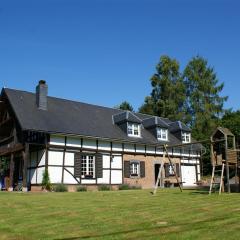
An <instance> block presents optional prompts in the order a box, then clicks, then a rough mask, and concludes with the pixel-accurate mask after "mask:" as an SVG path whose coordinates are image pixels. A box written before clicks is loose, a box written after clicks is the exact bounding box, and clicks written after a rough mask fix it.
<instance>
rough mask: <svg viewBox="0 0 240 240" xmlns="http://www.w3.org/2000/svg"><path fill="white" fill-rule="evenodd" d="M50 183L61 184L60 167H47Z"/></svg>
mask: <svg viewBox="0 0 240 240" xmlns="http://www.w3.org/2000/svg"><path fill="white" fill-rule="evenodd" d="M48 172H49V176H50V180H51V183H61V181H62V167H50V166H49V167H48Z"/></svg>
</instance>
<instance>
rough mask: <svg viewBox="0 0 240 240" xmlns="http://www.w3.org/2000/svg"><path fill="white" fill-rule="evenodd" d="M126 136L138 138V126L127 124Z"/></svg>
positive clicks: (139, 134)
mask: <svg viewBox="0 0 240 240" xmlns="http://www.w3.org/2000/svg"><path fill="white" fill-rule="evenodd" d="M127 131H128V136H132V137H140V136H141V133H140V124H137V123H128V124H127Z"/></svg>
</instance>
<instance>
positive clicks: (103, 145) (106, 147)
mask: <svg viewBox="0 0 240 240" xmlns="http://www.w3.org/2000/svg"><path fill="white" fill-rule="evenodd" d="M98 149H99V150H107V151H110V150H111V144H110V142H105V141H99V142H98Z"/></svg>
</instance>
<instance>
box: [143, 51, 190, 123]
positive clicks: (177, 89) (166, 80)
mask: <svg viewBox="0 0 240 240" xmlns="http://www.w3.org/2000/svg"><path fill="white" fill-rule="evenodd" d="M156 70H157V73H155V74H154V75H153V77H152V78H151V85H152V92H151V96H148V97H146V98H145V102H144V104H143V105H142V106H141V107H140V109H139V112H141V113H146V114H153V115H157V116H161V117H167V118H169V119H171V120H179V119H182V117H183V116H184V101H185V86H184V83H183V79H182V77H181V74H180V72H179V63H178V62H177V60H176V59H171V58H170V57H168V56H161V58H160V62H159V63H158V65H157V67H156Z"/></svg>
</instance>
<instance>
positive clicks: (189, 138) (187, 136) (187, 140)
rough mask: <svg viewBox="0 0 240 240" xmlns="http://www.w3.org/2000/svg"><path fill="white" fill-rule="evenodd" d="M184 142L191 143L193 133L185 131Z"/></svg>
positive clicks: (183, 134)
mask: <svg viewBox="0 0 240 240" xmlns="http://www.w3.org/2000/svg"><path fill="white" fill-rule="evenodd" d="M182 142H183V143H190V142H191V133H187V132H183V133H182Z"/></svg>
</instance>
